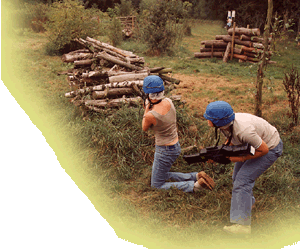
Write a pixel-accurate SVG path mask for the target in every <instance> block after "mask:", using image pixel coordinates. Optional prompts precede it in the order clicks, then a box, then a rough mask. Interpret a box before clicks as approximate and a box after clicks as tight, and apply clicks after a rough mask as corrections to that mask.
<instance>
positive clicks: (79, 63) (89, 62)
mask: <svg viewBox="0 0 300 250" xmlns="http://www.w3.org/2000/svg"><path fill="white" fill-rule="evenodd" d="M94 61H96V60H95V59H86V60H80V61H74V66H75V67H81V66H83V67H84V66H90V65H92V64H93V62H94Z"/></svg>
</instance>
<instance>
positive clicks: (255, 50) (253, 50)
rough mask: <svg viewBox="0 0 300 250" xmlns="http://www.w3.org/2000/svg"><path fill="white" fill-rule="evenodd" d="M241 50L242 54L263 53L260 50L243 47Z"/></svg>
mask: <svg viewBox="0 0 300 250" xmlns="http://www.w3.org/2000/svg"><path fill="white" fill-rule="evenodd" d="M241 50H242V53H243V51H247V52H254V53H260V52H262V50H261V49H258V48H249V47H247V46H242V47H241Z"/></svg>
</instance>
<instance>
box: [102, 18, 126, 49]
mask: <svg viewBox="0 0 300 250" xmlns="http://www.w3.org/2000/svg"><path fill="white" fill-rule="evenodd" d="M106 34H107V36H108V38H109V40H110V41H111V43H112V45H113V46H117V45H120V44H121V41H122V27H121V21H120V20H119V19H118V18H116V17H113V18H112V19H111V21H110V23H109V25H108V30H107V33H106Z"/></svg>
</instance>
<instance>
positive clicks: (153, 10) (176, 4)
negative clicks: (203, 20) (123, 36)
mask: <svg viewBox="0 0 300 250" xmlns="http://www.w3.org/2000/svg"><path fill="white" fill-rule="evenodd" d="M189 7H190V4H189V3H187V2H184V3H182V2H181V1H175V0H170V1H168V0H161V1H153V0H144V1H142V2H141V4H140V15H139V31H140V37H141V39H142V41H143V42H145V43H146V44H147V45H148V49H149V50H150V51H151V53H154V54H157V55H159V54H161V53H165V52H168V51H171V50H172V49H173V47H174V46H175V45H176V44H178V43H179V42H180V41H181V39H182V36H183V28H182V23H181V22H182V20H183V19H185V18H186V16H187V13H188V9H189Z"/></svg>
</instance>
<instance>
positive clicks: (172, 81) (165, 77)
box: [159, 74, 181, 85]
mask: <svg viewBox="0 0 300 250" xmlns="http://www.w3.org/2000/svg"><path fill="white" fill-rule="evenodd" d="M159 77H160V78H161V79H163V80H164V81H167V82H170V83H174V84H177V85H178V84H179V83H180V82H181V81H180V80H178V79H175V78H172V77H169V76H166V75H161V74H159Z"/></svg>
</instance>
